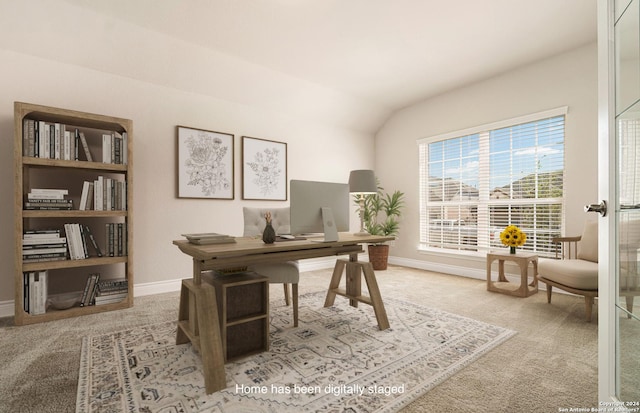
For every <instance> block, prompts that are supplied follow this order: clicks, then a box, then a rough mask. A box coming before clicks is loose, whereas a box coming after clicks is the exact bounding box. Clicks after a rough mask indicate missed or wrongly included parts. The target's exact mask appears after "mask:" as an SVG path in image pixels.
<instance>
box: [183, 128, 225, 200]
mask: <svg viewBox="0 0 640 413" xmlns="http://www.w3.org/2000/svg"><path fill="white" fill-rule="evenodd" d="M177 129H178V198H209V199H233V198H234V176H233V167H234V165H233V160H234V155H233V135H232V134H229V133H222V132H214V131H208V130H204V129H195V128H188V127H185V126H178V127H177Z"/></svg>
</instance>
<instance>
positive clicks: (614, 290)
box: [592, 0, 640, 411]
mask: <svg viewBox="0 0 640 413" xmlns="http://www.w3.org/2000/svg"><path fill="white" fill-rule="evenodd" d="M639 18H640V0H601V1H598V72H599V74H598V96H599V98H598V101H599V108H598V162H599V165H598V180H599V182H598V194H599V196H600V198H601V199H603V200H606V202H607V213H606V214H602V215H603V216H601V218H600V220H599V246H600V248H599V254H598V260H599V265H598V271H599V278H598V289H599V304H598V313H599V316H598V342H599V348H598V356H599V361H598V369H599V370H598V389H599V399H600V401H604V402H609V401H621V402H623V404H624V403H627V404H626V406H627V407H629V408H630V409H632V410H631V411H634V410H633V409H635V408H637V407H639V406H638V405H634V404H633V403H638V401H639V400H640V345H639V344H638V343H640V311H639V308H640V299H637V300H636V301H637V302H636V303H634V299H635V298H636V296H640V286H639V283H638V279H639V275H638V274H639V271H638V267H639V266H638V250H639V249H640V19H639ZM592 209H593V208H592ZM634 304H635V305H634Z"/></svg>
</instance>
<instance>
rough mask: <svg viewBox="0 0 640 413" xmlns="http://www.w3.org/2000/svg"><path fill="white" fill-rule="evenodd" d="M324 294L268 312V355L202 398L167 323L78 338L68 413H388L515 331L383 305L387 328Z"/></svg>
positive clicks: (192, 357) (195, 359) (241, 364)
mask: <svg viewBox="0 0 640 413" xmlns="http://www.w3.org/2000/svg"><path fill="white" fill-rule="evenodd" d="M325 295H326V293H324V292H318V293H313V294H306V295H303V296H301V297H300V323H299V327H298V328H293V327H291V323H292V320H291V319H292V315H291V308H290V307H285V306H275V305H273V304H272V306H271V307H272V308H271V326H270V329H271V331H270V336H271V337H270V339H271V342H270V343H271V344H270V346H271V348H270V351H268V352H265V353H261V354H257V355H253V356H249V357H246V358H243V359H240V360H238V361H235V362H231V363H227V364H226V366H225V369H226V377H227V386H228V387H227V388H226V389H224V390H222V391H220V392H217V393H213V394H211V395H207V394H206V393H205V390H204V381H203V376H202V373H201V372H202V363H201V360H200V357H199V356H198V355H197V353H195V352H194V351H193V349H192V347H191V344H184V345H178V346H177V345H175V336H176V324H175V323H174V322H169V323H162V324H156V325H148V326H144V327H140V328H135V329H130V330H125V331H120V332H117V333H113V334H105V335H98V336H91V337H85V338H84V339H83V345H82V356H81V364H80V378H79V381H78V397H77V403H76V411H77V412H104V411H109V412H112V411H118V412H167V413H168V412H176V413H177V412H184V413H187V412H188V413H193V412H252V413H255V412H269V413H282V412H296V413H299V412H352V413H361V412H394V411H397V410H399V409H400V408H402V407H403V406H406V405H407V404H409V403H410V402H411V401H413V400H415V399H416V398H417V397H419V396H421V395H423V394H424V393H426V392H427V391H429V390H430V389H431V388H433V387H434V386H436V385H437V384H438V383H441V382H442V381H444V380H445V379H446V378H448V377H450V376H451V375H452V374H454V373H455V372H457V371H459V370H460V369H462V368H463V367H464V366H466V365H468V364H469V363H471V362H473V361H474V360H476V359H477V358H478V357H480V356H482V355H483V354H484V353H486V352H487V351H489V350H491V349H492V348H494V347H495V346H497V345H498V344H500V343H501V342H503V341H504V340H506V339H508V338H509V337H511V336H512V335H513V334H515V332H514V331H511V330H507V329H504V328H501V327H496V326H493V325H489V324H486V323H482V322H479V321H475V320H472V319H469V318H465V317H461V316H457V315H455V314H450V313H447V312H444V311H440V310H434V309H430V308H426V307H423V306H420V305H416V304H411V303H407V302H403V301H399V300H394V299H389V298H386V299H385V307H386V310H387V314H388V317H389V322H390V324H391V328H390V329H388V330H385V331H380V330H379V329H378V327H377V323H376V319H375V315H374V313H373V309H372V308H371V307H370V306H367V305H362V304H361V305H360V307H359V308H353V307H350V306H349V305H348V300H346V299H344V298H342V297H337V299H336V304H335V305H334V306H333V307H329V308H324V307H323V303H324V298H325Z"/></svg>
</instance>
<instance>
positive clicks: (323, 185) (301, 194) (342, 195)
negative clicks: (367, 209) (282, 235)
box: [289, 179, 349, 242]
mask: <svg viewBox="0 0 640 413" xmlns="http://www.w3.org/2000/svg"><path fill="white" fill-rule="evenodd" d="M289 194H290V196H291V201H290V214H291V233H292V234H293V235H301V234H315V233H324V241H327V242H330V241H337V240H338V232H339V231H340V232H344V231H349V185H348V184H340V183H334V182H317V181H301V180H295V179H292V180H291V182H290V187H289Z"/></svg>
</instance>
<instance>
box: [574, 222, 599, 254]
mask: <svg viewBox="0 0 640 413" xmlns="http://www.w3.org/2000/svg"><path fill="white" fill-rule="evenodd" d="M578 259H581V260H587V261H591V262H598V221H587V222H585V224H584V229H583V231H582V237H581V238H580V242H579V243H578Z"/></svg>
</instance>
